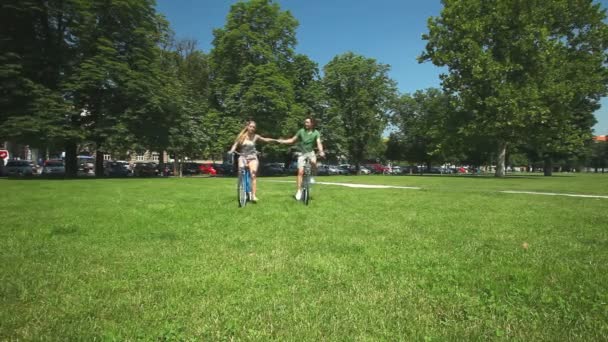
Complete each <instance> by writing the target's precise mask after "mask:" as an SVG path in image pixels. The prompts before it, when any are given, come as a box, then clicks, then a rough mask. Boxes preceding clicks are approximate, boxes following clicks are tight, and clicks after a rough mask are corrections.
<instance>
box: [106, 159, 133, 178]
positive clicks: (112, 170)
mask: <svg viewBox="0 0 608 342" xmlns="http://www.w3.org/2000/svg"><path fill="white" fill-rule="evenodd" d="M129 173H130V171H129V163H127V162H119V161H110V162H106V163H104V166H103V174H104V176H106V177H127V176H128V175H129Z"/></svg>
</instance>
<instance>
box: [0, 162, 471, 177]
mask: <svg viewBox="0 0 608 342" xmlns="http://www.w3.org/2000/svg"><path fill="white" fill-rule="evenodd" d="M174 167H175V166H174V164H173V163H163V164H159V163H155V162H136V163H133V164H130V163H129V162H127V161H121V160H114V161H105V162H104V174H103V175H104V176H105V177H129V176H135V177H155V176H173V175H174ZM94 169H95V167H94V163H93V161H92V160H88V159H83V160H79V164H78V175H80V176H90V175H95V172H94ZM296 171H297V165H296V163H295V162H292V163H290V164H289V165H288V166H287V167H286V166H285V163H263V164H261V166H260V170H259V174H260V175H262V176H280V175H293V174H295V173H296ZM181 172H182V175H184V176H193V175H209V176H217V175H233V174H234V173H235V172H236V170H235V169H234V167H233V164H230V163H195V162H187V163H182V164H181ZM317 172H318V174H319V175H321V176H333V175H352V174H356V173H357V170H356V167H355V166H354V165H349V164H341V165H332V164H320V165H319V166H318V168H317ZM470 172H474V171H473V170H469V169H466V168H463V167H454V168H440V167H431V168H430V169H428V168H426V167H421V166H390V165H382V164H378V163H376V164H365V165H361V166H360V167H359V173H360V174H363V175H368V174H385V175H401V174H419V173H431V174H453V173H470ZM3 173H4V174H3V175H4V176H10V177H20V176H37V175H41V176H48V177H53V176H64V175H65V164H64V161H63V160H47V161H45V162H44V163H43V165H40V166H39V165H36V163H34V162H33V161H31V160H11V161H9V162H8V163H7V165H6V166H5V167H4V172H3Z"/></svg>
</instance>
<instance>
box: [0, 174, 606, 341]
mask: <svg viewBox="0 0 608 342" xmlns="http://www.w3.org/2000/svg"><path fill="white" fill-rule="evenodd" d="M278 179H279V180H293V177H285V178H278ZM271 180H272V179H269V178H263V179H261V180H260V183H259V187H260V192H259V196H258V197H260V200H261V201H260V203H258V204H256V205H248V206H247V207H245V208H241V209H239V208H237V203H236V189H235V180H234V179H230V178H228V179H226V178H224V179H223V178H217V179H212V178H189V179H188V178H186V179H173V178H172V179H98V180H95V179H88V180H70V181H61V180H22V181H19V180H0V186H1V189H2V193H3V196H2V199H3V201H2V206H1V209H0V217H1V220H2V225H1V228H0V340H61V341H65V340H94V339H97V340H99V339H101V340H193V341H200V340H204V341H211V340H280V341H303V340H309V341H318V340H344V341H352V340H368V341H379V340H402V341H403V340H431V341H445V340H484V341H485V340H488V339H492V340H494V339H498V340H502V339H514V340H525V341H529V340H545V341H557V340H580V341H590V340H607V339H608V199H594V198H571V197H557V196H535V195H523V194H504V193H499V192H498V191H500V190H533V191H551V192H560V193H575V194H600V195H608V175H594V174H578V175H569V176H558V177H552V178H545V177H539V176H528V177H511V178H506V179H494V178H492V177H458V176H429V177H424V176H404V177H397V176H359V177H347V176H344V177H325V178H324V177H319V178H318V180H319V181H332V182H352V183H364V184H387V185H388V184H390V185H402V186H418V187H421V188H422V189H421V190H406V189H353V188H345V187H340V186H331V185H317V186H315V187H314V188H313V192H312V202H311V205H310V206H308V207H306V206H304V205H302V204H301V203H297V202H295V201H294V200H292V199H291V196H292V195H293V190H294V184H289V183H278V182H271ZM524 243H527V244H528V248H527V249H525V248H523V247H522V244H524Z"/></svg>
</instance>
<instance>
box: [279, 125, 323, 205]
mask: <svg viewBox="0 0 608 342" xmlns="http://www.w3.org/2000/svg"><path fill="white" fill-rule="evenodd" d="M276 141H277V142H279V143H281V144H293V143H295V142H296V141H299V143H298V145H297V148H298V151H299V152H300V155H299V156H298V180H297V191H296V195H295V198H296V200H298V201H299V200H300V199H301V197H302V178H303V175H304V164H305V163H306V159H308V160H310V165H311V166H312V169H313V171H315V172H314V173H316V170H317V157H316V156H315V150H314V148H315V145H316V147H317V149H318V150H319V156H321V157H324V156H325V152H323V144H322V143H321V134H320V133H319V131H317V130H316V129H315V128H314V122H313V120H312V118H310V117H308V118H306V119H305V120H304V128H301V129H300V130H299V131H298V132H297V133H296V135H294V136H293V138H291V139H278V140H276Z"/></svg>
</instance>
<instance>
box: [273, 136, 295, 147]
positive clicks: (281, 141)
mask: <svg viewBox="0 0 608 342" xmlns="http://www.w3.org/2000/svg"><path fill="white" fill-rule="evenodd" d="M296 141H298V135H297V134H296V135H294V136H293V138H291V139H279V140H277V142H278V143H279V144H287V145H291V144H293V143H295V142H296Z"/></svg>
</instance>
